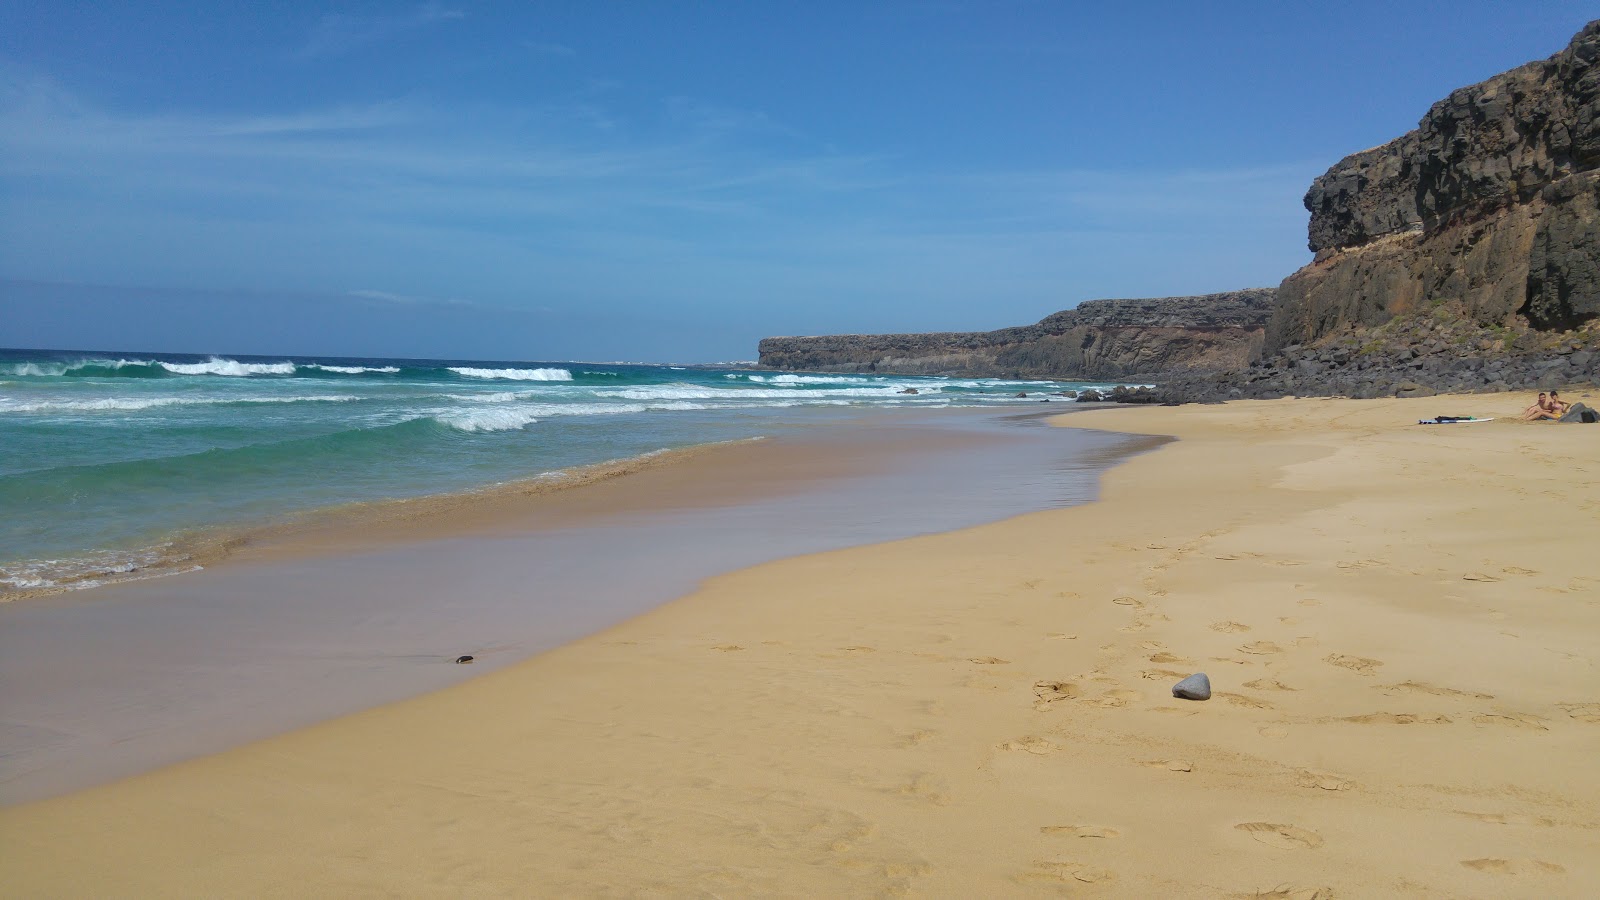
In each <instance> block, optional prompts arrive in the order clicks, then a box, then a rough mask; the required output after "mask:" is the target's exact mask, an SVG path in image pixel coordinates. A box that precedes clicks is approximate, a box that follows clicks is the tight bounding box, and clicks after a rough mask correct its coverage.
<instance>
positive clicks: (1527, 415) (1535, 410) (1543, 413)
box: [1522, 391, 1561, 422]
mask: <svg viewBox="0 0 1600 900" xmlns="http://www.w3.org/2000/svg"><path fill="white" fill-rule="evenodd" d="M1522 417H1523V418H1524V419H1527V420H1528V421H1530V422H1534V421H1538V420H1539V419H1559V418H1561V416H1560V414H1559V413H1557V412H1556V411H1555V410H1554V409H1553V408H1552V407H1551V405H1550V396H1549V395H1548V394H1546V393H1545V392H1544V391H1540V392H1539V399H1538V400H1535V401H1534V402H1533V405H1532V406H1530V407H1528V408H1527V409H1525V410H1523V411H1522Z"/></svg>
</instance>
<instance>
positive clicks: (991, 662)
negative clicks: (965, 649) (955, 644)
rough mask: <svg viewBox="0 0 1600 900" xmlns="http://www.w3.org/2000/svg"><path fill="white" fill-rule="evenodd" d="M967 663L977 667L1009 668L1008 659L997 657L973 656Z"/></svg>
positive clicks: (1009, 662)
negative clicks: (974, 664)
mask: <svg viewBox="0 0 1600 900" xmlns="http://www.w3.org/2000/svg"><path fill="white" fill-rule="evenodd" d="M967 662H969V663H976V664H977V665H980V666H1009V665H1011V660H1009V659H1001V658H1000V657H998V656H974V657H971V658H970V659H968V660H967Z"/></svg>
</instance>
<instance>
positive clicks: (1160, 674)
mask: <svg viewBox="0 0 1600 900" xmlns="http://www.w3.org/2000/svg"><path fill="white" fill-rule="evenodd" d="M1139 677H1140V678H1143V679H1144V680H1145V681H1166V680H1167V679H1168V678H1178V679H1183V678H1187V677H1189V673H1188V672H1178V671H1175V670H1173V669H1145V670H1144V671H1143V672H1140V673H1139Z"/></svg>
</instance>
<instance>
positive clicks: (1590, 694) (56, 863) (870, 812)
mask: <svg viewBox="0 0 1600 900" xmlns="http://www.w3.org/2000/svg"><path fill="white" fill-rule="evenodd" d="M1525 402H1526V398H1523V397H1521V396H1520V395H1518V396H1499V397H1495V396H1473V397H1459V398H1429V399H1427V400H1378V401H1349V400H1290V401H1266V402H1241V403H1233V404H1228V405H1226V406H1210V407H1200V406H1190V407H1180V408H1176V409H1124V410H1104V411H1094V412H1087V413H1083V414H1080V415H1075V416H1071V417H1068V418H1067V419H1065V420H1064V421H1063V423H1062V424H1064V425H1067V426H1069V427H1099V428H1106V429H1113V430H1118V431H1126V432H1144V433H1152V434H1172V435H1177V436H1179V437H1180V438H1181V440H1180V441H1179V442H1177V443H1173V444H1169V445H1167V446H1165V447H1164V448H1162V449H1160V450H1158V451H1156V452H1154V453H1151V454H1147V455H1145V456H1142V457H1139V458H1136V459H1134V460H1132V461H1131V462H1129V463H1127V464H1125V465H1123V466H1121V467H1119V468H1117V469H1115V470H1113V471H1112V472H1111V473H1110V474H1109V475H1108V476H1107V478H1106V480H1105V490H1104V494H1103V497H1104V500H1103V502H1101V503H1096V504H1091V505H1088V506H1083V507H1076V508H1071V509H1064V510H1057V511H1050V512H1044V513H1037V514H1033V515H1029V516H1024V517H1021V518H1017V519H1012V520H1009V521H1006V522H1002V523H998V524H995V525H988V526H983V527H980V528H974V529H969V530H965V531H959V532H954V533H950V534H943V535H935V536H931V537H922V538H915V539H912V540H906V541H899V542H895V543H890V544H883V545H878V546H873V547H865V548H858V549H852V550H844V551H838V552H832V553H826V554H820V555H815V556H806V557H800V558H795V559H790V560H785V561H781V562H776V563H770V564H767V565H762V566H759V567H756V568H753V569H748V570H745V571H741V572H736V573H733V574H730V575H726V576H722V577H719V578H716V579H714V580H712V581H710V582H708V583H707V584H706V585H705V586H704V587H703V589H702V590H700V591H699V592H697V593H695V594H694V595H692V596H690V597H688V598H685V599H683V600H680V601H678V602H674V603H672V604H669V605H668V606H665V607H662V608H661V609H658V610H657V611H655V612H652V613H649V614H647V615H644V616H641V617H639V618H636V619H633V620H631V621H629V622H627V623H625V624H623V625H621V626H618V627H616V628H613V629H611V630H609V631H607V632H604V633H602V634H600V635H597V636H595V637H593V638H590V639H587V640H584V641H581V642H578V643H576V644H573V645H570V646H567V647H565V648H562V649H560V650H557V651H554V652H551V653H548V654H545V655H543V656H540V657H537V658H535V659H533V660H531V661H529V662H526V663H523V664H520V665H518V666H515V667H512V668H509V669H506V670H503V671H500V672H496V673H493V674H490V675H488V676H485V677H483V678H480V679H475V680H473V681H471V682H467V683H465V684H463V685H460V686H458V687H454V688H451V689H448V690H445V691H441V692H438V693H434V694H430V695H427V696H424V697H421V698H418V699H415V700H410V701H406V702H403V703H399V704H396V705H393V706H388V707H383V708H380V709H376V710H372V711H369V712H366V713H362V714H359V715H355V716H351V717H348V718H345V719H340V720H337V721H334V722H330V723H328V724H326V725H322V726H318V727H314V728H310V729H306V730H303V731H299V732H295V733H292V734H289V735H286V736H283V737H281V738H276V739H272V740H268V741H264V742H261V743H257V744H252V745H250V746H247V747H244V748H241V749H238V750H234V751H229V752H227V753H223V754H220V755H217V756H212V757H208V758H204V759H200V760H196V761H193V762H189V763H184V764H181V765H177V766H173V767H170V768H167V769H163V770H161V771H158V772H154V773H151V774H148V775H145V776H140V777H137V778H132V779H128V780H126V781H122V782H118V783H116V784H112V785H109V786H105V787H102V788H96V789H93V790H90V791H85V792H82V793H78V794H74V795H70V796H67V797H62V798H58V799H55V800H50V801H45V802H41V803H37V804H32V805H26V806H20V807H14V808H11V809H7V810H4V811H0V893H3V894H5V895H7V896H27V897H47V896H63V897H83V896H102V897H110V896H374V895H407V896H419V895H422V896H428V895H436V896H500V895H521V896H624V895H625V896H634V895H653V896H663V895H665V896H750V895H791V896H870V895H876V894H895V893H909V894H913V895H921V896H942V897H975V896H989V897H993V896H1031V895H1051V894H1056V893H1063V892H1064V893H1069V894H1081V895H1084V896H1131V897H1156V896H1160V897H1190V896H1193V897H1218V896H1232V895H1240V896H1280V897H1313V896H1321V897H1333V896H1338V897H1366V896H1392V895H1402V896H1424V897H1428V896H1437V897H1505V896H1526V897H1552V896H1555V897H1579V896H1592V892H1593V890H1594V886H1595V885H1597V884H1600V771H1597V768H1596V766H1595V760H1596V759H1600V666H1597V663H1600V569H1597V568H1596V562H1595V557H1594V547H1595V546H1596V545H1597V543H1600V541H1597V539H1600V500H1597V494H1596V487H1597V481H1600V429H1594V428H1584V427H1575V426H1570V425H1557V424H1524V423H1519V422H1512V421H1496V422H1490V423H1485V424H1473V425H1453V426H1436V427H1418V426H1415V425H1412V424H1410V423H1411V422H1415V421H1416V420H1417V419H1418V418H1421V417H1423V416H1427V415H1432V414H1434V413H1450V414H1458V415H1459V414H1472V413H1476V414H1482V415H1506V414H1508V413H1509V414H1513V415H1514V414H1515V411H1516V410H1519V409H1520V408H1521V406H1522V405H1524V404H1525ZM1194 671H1205V672H1208V673H1209V674H1210V676H1211V679H1212V683H1213V686H1214V688H1215V690H1216V691H1217V694H1216V695H1215V696H1214V697H1213V699H1211V700H1210V701H1208V702H1205V703H1195V702H1186V701H1179V700H1175V699H1173V698H1171V696H1170V695H1169V693H1168V691H1169V688H1170V685H1171V684H1172V683H1173V682H1175V681H1176V680H1177V679H1178V678H1180V677H1182V676H1183V675H1186V674H1188V673H1190V672H1194ZM1319 892H1320V893H1319Z"/></svg>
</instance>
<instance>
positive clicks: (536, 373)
mask: <svg viewBox="0 0 1600 900" xmlns="http://www.w3.org/2000/svg"><path fill="white" fill-rule="evenodd" d="M449 368H450V371H452V372H454V373H456V374H457V375H460V376H462V377H464V378H498V379H501V380H504V381H571V380H572V373H571V372H570V371H568V370H566V369H477V368H473V367H472V366H450V367H449Z"/></svg>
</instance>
